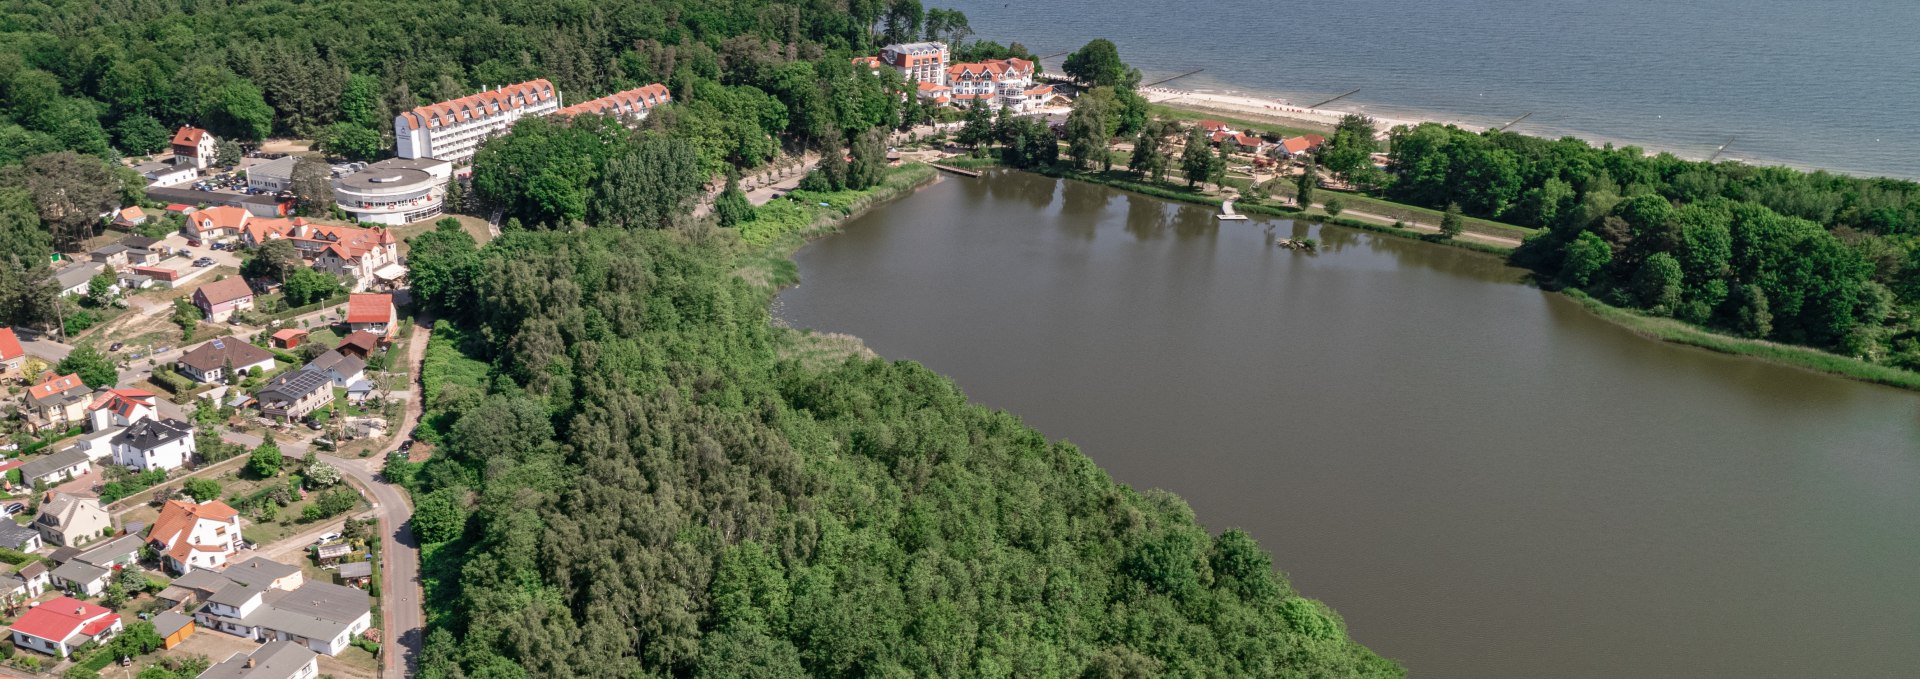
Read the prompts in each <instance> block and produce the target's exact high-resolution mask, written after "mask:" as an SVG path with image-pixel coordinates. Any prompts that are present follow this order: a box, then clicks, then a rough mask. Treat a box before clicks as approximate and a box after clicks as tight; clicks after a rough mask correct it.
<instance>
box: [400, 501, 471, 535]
mask: <svg viewBox="0 0 1920 679" xmlns="http://www.w3.org/2000/svg"><path fill="white" fill-rule="evenodd" d="M466 525H467V508H466V498H465V493H463V492H461V491H460V490H459V489H456V488H443V489H441V490H437V491H434V492H432V493H428V494H427V495H426V497H423V498H421V499H420V501H419V503H418V504H415V505H414V508H413V534H414V535H417V536H419V537H420V540H421V542H425V543H427V544H435V543H441V542H446V541H448V540H454V539H457V538H459V537H460V534H461V533H462V532H464V531H465V530H466Z"/></svg>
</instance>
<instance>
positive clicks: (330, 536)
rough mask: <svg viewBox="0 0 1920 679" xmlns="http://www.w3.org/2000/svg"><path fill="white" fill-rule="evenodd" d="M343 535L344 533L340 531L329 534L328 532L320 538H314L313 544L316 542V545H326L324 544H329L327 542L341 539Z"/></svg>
mask: <svg viewBox="0 0 1920 679" xmlns="http://www.w3.org/2000/svg"><path fill="white" fill-rule="evenodd" d="M341 537H343V536H342V535H340V534H339V533H328V534H326V535H322V536H320V539H318V540H314V541H313V544H316V545H324V544H327V543H330V542H333V541H335V540H339V539H340V538H341Z"/></svg>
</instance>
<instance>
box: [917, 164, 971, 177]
mask: <svg viewBox="0 0 1920 679" xmlns="http://www.w3.org/2000/svg"><path fill="white" fill-rule="evenodd" d="M927 164H928V165H932V166H933V169H936V170H945V171H947V172H952V173H954V174H957V175H960V176H962V177H978V176H980V173H979V172H978V171H976V170H962V169H960V168H957V167H954V166H952V165H941V164H939V163H927Z"/></svg>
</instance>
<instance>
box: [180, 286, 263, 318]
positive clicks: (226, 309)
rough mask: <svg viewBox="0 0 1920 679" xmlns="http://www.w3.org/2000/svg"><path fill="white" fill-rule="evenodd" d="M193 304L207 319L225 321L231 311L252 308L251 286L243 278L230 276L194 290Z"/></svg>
mask: <svg viewBox="0 0 1920 679" xmlns="http://www.w3.org/2000/svg"><path fill="white" fill-rule="evenodd" d="M193 305H194V306H197V307H200V313H202V314H206V316H207V320H210V321H213V322H215V323H225V322H227V319H228V318H230V317H232V316H233V312H235V311H245V310H248V309H252V308H253V288H249V287H247V281H246V280H245V279H242V278H241V277H239V276H230V277H227V278H223V279H220V280H217V281H214V282H212V283H208V284H206V285H202V286H200V289H198V290H194V291H193Z"/></svg>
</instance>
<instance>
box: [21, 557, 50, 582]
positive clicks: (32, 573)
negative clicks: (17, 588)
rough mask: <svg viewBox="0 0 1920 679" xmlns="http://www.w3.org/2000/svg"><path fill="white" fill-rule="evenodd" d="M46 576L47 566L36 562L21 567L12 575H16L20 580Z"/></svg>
mask: <svg viewBox="0 0 1920 679" xmlns="http://www.w3.org/2000/svg"><path fill="white" fill-rule="evenodd" d="M46 574H47V565H46V564H44V563H41V562H38V561H35V562H33V563H30V564H27V565H25V566H21V567H20V570H18V571H15V572H14V575H18V576H20V577H22V578H27V579H33V578H37V577H40V576H42V575H46Z"/></svg>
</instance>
